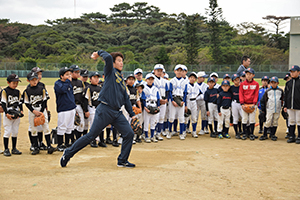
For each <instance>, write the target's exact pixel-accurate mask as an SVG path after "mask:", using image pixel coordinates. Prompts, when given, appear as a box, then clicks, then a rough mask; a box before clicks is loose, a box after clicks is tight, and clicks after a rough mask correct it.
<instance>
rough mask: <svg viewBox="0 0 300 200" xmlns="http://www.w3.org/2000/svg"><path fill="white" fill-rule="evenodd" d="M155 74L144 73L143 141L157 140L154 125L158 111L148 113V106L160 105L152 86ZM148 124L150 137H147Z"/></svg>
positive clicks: (155, 88)
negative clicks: (145, 83)
mask: <svg viewBox="0 0 300 200" xmlns="http://www.w3.org/2000/svg"><path fill="white" fill-rule="evenodd" d="M154 78H155V76H154V75H153V74H152V73H149V74H147V75H146V78H145V79H146V82H147V85H146V86H145V88H144V90H143V93H142V97H141V99H142V101H143V106H144V111H143V112H144V133H145V142H147V143H149V142H151V141H152V142H157V141H158V140H157V139H156V137H154V131H155V126H156V124H157V119H158V118H157V116H158V114H159V113H152V114H151V113H150V109H151V108H150V107H154V108H158V109H159V106H160V96H159V91H158V89H157V87H155V86H154V84H153V83H154ZM149 124H150V132H151V138H150V139H149V137H148V131H149Z"/></svg>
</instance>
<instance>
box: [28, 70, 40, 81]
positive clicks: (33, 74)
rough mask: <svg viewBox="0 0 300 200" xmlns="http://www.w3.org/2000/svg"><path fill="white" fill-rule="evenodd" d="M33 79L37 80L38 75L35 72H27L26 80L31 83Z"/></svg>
mask: <svg viewBox="0 0 300 200" xmlns="http://www.w3.org/2000/svg"><path fill="white" fill-rule="evenodd" d="M34 78H36V79H38V78H39V76H38V74H37V73H36V72H29V73H28V74H27V80H29V81H31V80H32V79H34Z"/></svg>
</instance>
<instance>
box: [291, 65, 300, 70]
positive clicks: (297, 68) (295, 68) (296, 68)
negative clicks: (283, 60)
mask: <svg viewBox="0 0 300 200" xmlns="http://www.w3.org/2000/svg"><path fill="white" fill-rule="evenodd" d="M289 71H300V67H299V66H298V65H293V66H292V67H291V69H290V70H289Z"/></svg>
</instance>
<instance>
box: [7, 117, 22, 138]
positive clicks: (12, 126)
mask: <svg viewBox="0 0 300 200" xmlns="http://www.w3.org/2000/svg"><path fill="white" fill-rule="evenodd" d="M19 125H20V118H18V119H13V120H10V119H8V118H7V117H6V115H5V113H3V128H4V134H3V137H4V138H9V137H10V136H12V137H18V132H19Z"/></svg>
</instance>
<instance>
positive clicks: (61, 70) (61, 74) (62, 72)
mask: <svg viewBox="0 0 300 200" xmlns="http://www.w3.org/2000/svg"><path fill="white" fill-rule="evenodd" d="M68 71H70V72H71V71H72V70H71V69H70V68H68V67H63V68H61V69H60V70H59V77H60V76H63V75H64V74H65V73H66V72H68Z"/></svg>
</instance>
